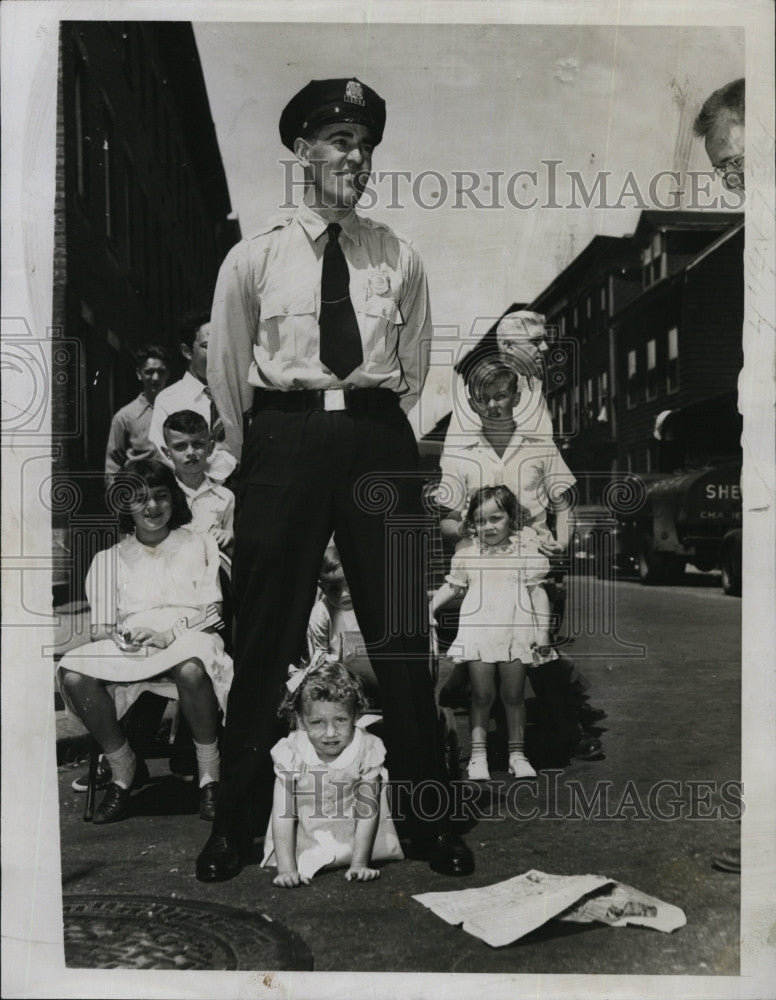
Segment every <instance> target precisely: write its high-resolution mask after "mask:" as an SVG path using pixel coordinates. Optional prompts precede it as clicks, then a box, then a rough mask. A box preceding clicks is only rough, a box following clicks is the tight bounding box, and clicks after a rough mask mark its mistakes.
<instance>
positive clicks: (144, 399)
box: [135, 392, 154, 413]
mask: <svg viewBox="0 0 776 1000" xmlns="http://www.w3.org/2000/svg"><path fill="white" fill-rule="evenodd" d="M135 402H136V403H139V404H140V412H141V413H143V412H144V411H145V410H147V409H148V408H149V407H150V408H152V409H153V405H154V404H153V403H152V402H151V400H150V399H149V398H148V396H146V394H145V393H144V392H141V393H139V395H138V397H137V399H136V400H135Z"/></svg>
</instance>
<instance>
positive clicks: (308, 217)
mask: <svg viewBox="0 0 776 1000" xmlns="http://www.w3.org/2000/svg"><path fill="white" fill-rule="evenodd" d="M296 218H297V221H298V222H299V225H300V226H301V227H302V229H304V231H305V232H306V233H307V235H308V236H309V237H310V239H311V240H312V241H313V242H315V241H316V240H318V239H320V237H321V236H323V234H324V233H325V232H326V227H327V226H328V222H326V220H325V219H322V218H321V217H320V215H318V213H317V212H316V211H315V210H314V209H312V208H310V206H309V205H307V204H306V203H304V202H303V203H302V204H301V205H300V206H299V208H298V209H297V212H296ZM337 221H338V223H339V224H340V226H342V232H343V233H344V234H345V235H346V236H347V237H348V238H349V239H351V240H352V241H353V242H354V243H355V244H357V245H359V246H360V245H361V233H360V232H359V227H358V216H357V215H356V213H355V211H353V210H351V211H350V212H348V214H347V215H346V216H344V218H342V219H338V220H337Z"/></svg>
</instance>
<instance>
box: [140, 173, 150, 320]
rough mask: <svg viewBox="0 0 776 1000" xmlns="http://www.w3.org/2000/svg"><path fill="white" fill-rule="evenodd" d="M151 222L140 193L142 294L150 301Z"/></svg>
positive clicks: (144, 195) (144, 200) (141, 192)
mask: <svg viewBox="0 0 776 1000" xmlns="http://www.w3.org/2000/svg"><path fill="white" fill-rule="evenodd" d="M150 225H151V220H150V216H149V213H148V198H147V196H146V193H145V191H143V190H141V191H140V256H141V259H142V271H143V294H144V295H145V297H146V301H147V302H149V303H150V301H151V229H150Z"/></svg>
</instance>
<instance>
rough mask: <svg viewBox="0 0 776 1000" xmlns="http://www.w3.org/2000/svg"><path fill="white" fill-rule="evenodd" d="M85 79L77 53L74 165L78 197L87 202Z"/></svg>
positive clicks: (83, 61) (87, 139) (74, 82)
mask: <svg viewBox="0 0 776 1000" xmlns="http://www.w3.org/2000/svg"><path fill="white" fill-rule="evenodd" d="M86 98H87V79H86V60H85V59H84V58H83V56H82V55H81V54H80V52H79V53H77V55H76V61H75V79H74V81H73V103H74V105H75V107H74V111H75V165H76V186H77V191H78V197H79V198H81V199H82V200H83V201H88V200H89V144H90V138H89V135H88V126H87V111H86V109H87V106H88V105H87V99H86Z"/></svg>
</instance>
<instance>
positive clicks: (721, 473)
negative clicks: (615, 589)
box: [619, 461, 743, 595]
mask: <svg viewBox="0 0 776 1000" xmlns="http://www.w3.org/2000/svg"><path fill="white" fill-rule="evenodd" d="M740 483H741V462H740V461H729V462H724V463H720V464H718V465H713V466H712V465H707V466H704V467H703V468H699V469H693V470H688V471H680V472H676V473H672V474H670V475H665V476H657V477H655V476H654V474H653V475H651V476H650V477H649V479H648V480H647V479H646V478H645V481H644V491H645V494H646V496H645V500H644V503H643V504H641V505H640V506H639V508H638V509H637V510H634V511H633V512H632V513H629V514H628V515H627V516H620V518H619V549H620V557H621V558H625V559H629V560H631V561H632V563H633V565H634V566H635V568H636V571H637V573H638V576H639V579H640V580H641V582H642V583H643V584H645V585H647V586H649V585H652V584H660V583H664V584H670V583H677V582H679V581H680V580H681V579H682V577H683V575H684V571H685V568H686V566H687V564H688V563H689V564H691V565H693V566H695V567H696V568H697V569H699V570H701V571H702V572H709V571H710V570H714V569H718V570H720V574H721V579H722V587H723V590H724V592H725V593H726V594H732V595H740V594H741V541H742V534H741V516H742V509H743V508H742V502H741V486H740Z"/></svg>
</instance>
